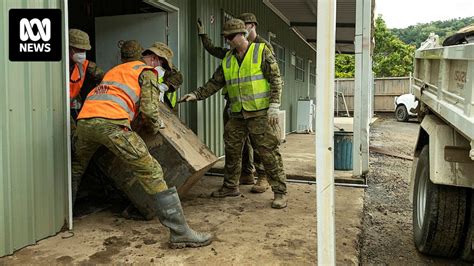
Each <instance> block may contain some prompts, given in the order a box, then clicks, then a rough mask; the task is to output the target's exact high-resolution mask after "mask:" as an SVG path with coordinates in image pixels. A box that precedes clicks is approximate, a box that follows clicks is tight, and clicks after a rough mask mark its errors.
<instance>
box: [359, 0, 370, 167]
mask: <svg viewBox="0 0 474 266" xmlns="http://www.w3.org/2000/svg"><path fill="white" fill-rule="evenodd" d="M371 26H372V0H364V6H363V29H362V90H361V100H362V101H361V102H362V106H361V107H362V114H361V117H360V122H361V128H360V129H361V131H360V138H361V140H360V141H361V153H362V169H361V170H362V174H363V175H365V174H367V173H368V172H369V122H370V121H369V117H370V109H371V108H370V107H369V106H370V100H369V97H370V95H371V93H370V92H369V91H371V90H372V87H371V85H372V82H371V81H370V78H371V77H372V64H371V50H372V49H371V48H372V38H371V32H372V29H371V28H372V27H371Z"/></svg>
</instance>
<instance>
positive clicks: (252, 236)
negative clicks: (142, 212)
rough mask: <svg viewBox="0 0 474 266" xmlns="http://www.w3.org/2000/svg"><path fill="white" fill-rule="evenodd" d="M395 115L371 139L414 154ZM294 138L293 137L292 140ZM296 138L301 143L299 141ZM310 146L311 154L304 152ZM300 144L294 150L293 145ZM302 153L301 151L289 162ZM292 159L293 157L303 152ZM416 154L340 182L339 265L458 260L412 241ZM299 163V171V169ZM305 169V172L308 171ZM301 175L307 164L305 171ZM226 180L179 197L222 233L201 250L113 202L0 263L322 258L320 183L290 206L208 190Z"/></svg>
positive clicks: (308, 261)
mask: <svg viewBox="0 0 474 266" xmlns="http://www.w3.org/2000/svg"><path fill="white" fill-rule="evenodd" d="M392 117H393V115H379V116H378V120H377V121H376V122H375V123H374V124H373V126H372V129H371V136H370V138H371V146H374V147H379V148H382V149H385V150H389V151H391V152H392V153H393V152H395V153H399V154H403V155H407V156H411V155H412V152H413V147H414V145H415V141H416V136H417V133H418V128H419V124H418V123H416V122H408V123H399V122H396V121H395V120H394V119H393V118H392ZM293 137H294V138H296V139H298V141H300V142H307V143H308V145H293V144H292V145H290V143H285V145H286V146H288V147H290V148H291V149H290V150H286V149H287V148H284V147H283V151H284V152H286V154H284V158H285V161H288V164H289V165H291V166H294V167H292V168H291V167H290V168H287V170H288V173H289V174H290V173H291V171H292V170H291V169H293V168H294V169H293V170H298V169H299V170H298V171H299V172H301V171H303V170H304V169H303V170H301V169H300V168H301V167H299V166H298V165H297V163H296V162H298V163H301V161H304V160H309V162H306V161H304V162H303V164H307V165H311V164H312V162H314V161H313V160H314V158H313V157H312V155H311V154H309V153H311V150H312V149H313V147H314V143H313V141H314V137H312V136H305V135H301V137H297V136H293ZM289 141H292V138H289ZM293 141H294V140H293ZM305 147H307V149H309V150H310V151H307V150H306V149H305ZM294 149H296V150H294ZM307 153H308V154H309V155H308V156H302V154H303V155H304V154H307ZM292 154H296V155H297V156H296V157H298V158H297V159H295V160H294V161H292V160H293V159H294V158H293V157H295V156H293V155H292ZM296 157H295V158H296ZM411 164H412V161H411V160H407V159H399V158H395V157H391V156H387V155H383V154H379V153H371V154H370V173H369V175H368V185H369V187H368V188H367V189H365V190H364V189H360V188H348V187H336V194H335V197H336V257H337V263H338V264H362V265H367V264H379V263H383V264H396V265H398V264H410V265H411V264H460V263H461V262H460V261H456V260H446V259H441V258H435V257H427V256H424V255H421V254H420V253H418V252H417V251H416V249H415V246H414V244H413V236H412V208H411V203H410V201H409V174H410V169H411ZM300 170H301V171H300ZM305 171H306V170H305ZM303 172H304V171H303ZM221 184H222V178H220V177H208V176H206V177H204V178H202V179H201V180H200V181H199V182H198V184H197V185H196V186H195V187H193V189H192V190H191V191H190V193H189V195H187V196H186V197H184V198H183V199H182V202H183V208H184V210H185V213H186V216H187V218H188V222H189V224H190V225H191V226H192V227H193V228H195V229H198V230H205V231H211V232H212V233H213V234H215V240H214V242H213V243H212V244H211V245H210V246H207V247H203V248H199V249H186V250H169V249H168V248H167V240H168V232H167V230H166V229H165V228H164V227H162V226H161V225H159V224H158V222H157V221H137V220H127V219H124V218H122V217H121V216H120V212H119V210H117V208H116V204H115V205H112V206H111V205H110V203H105V204H102V205H101V204H96V207H95V209H94V208H93V209H92V212H91V211H86V212H85V213H86V214H84V215H80V216H81V217H78V218H75V220H74V222H75V227H74V233H71V232H67V231H66V232H62V233H60V234H58V235H57V236H54V237H50V238H47V239H44V240H41V241H39V242H38V243H37V244H36V245H32V246H29V247H26V248H23V249H21V250H19V251H17V252H15V253H14V254H13V255H11V256H6V257H3V258H0V265H3V264H31V263H36V262H39V263H43V264H71V263H73V264H97V263H100V264H110V263H157V264H198V265H209V264H211V265H221V264H231V265H235V264H244V265H247V264H249V265H254V264H267V265H268V264H271V265H275V264H276V265H290V264H291V265H313V264H315V263H316V259H317V258H316V254H317V247H316V200H315V198H316V188H315V186H314V185H308V184H288V191H289V194H288V196H289V205H288V208H286V209H283V210H274V209H271V208H270V204H271V200H272V198H273V194H272V193H271V192H270V191H267V192H266V193H264V194H252V193H250V192H249V190H250V186H242V187H241V191H242V192H243V195H242V197H237V198H226V199H214V198H210V197H209V195H210V193H211V192H212V191H213V190H215V189H217V188H219V186H220V185H221Z"/></svg>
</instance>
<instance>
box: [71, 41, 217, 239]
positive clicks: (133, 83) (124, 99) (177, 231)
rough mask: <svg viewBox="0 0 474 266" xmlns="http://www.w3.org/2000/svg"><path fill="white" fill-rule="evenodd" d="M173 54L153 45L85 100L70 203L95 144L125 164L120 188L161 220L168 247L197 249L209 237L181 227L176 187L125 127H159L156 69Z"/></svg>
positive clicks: (168, 65)
mask: <svg viewBox="0 0 474 266" xmlns="http://www.w3.org/2000/svg"><path fill="white" fill-rule="evenodd" d="M172 54H173V53H172V51H171V49H170V48H169V47H168V46H167V45H166V44H163V43H155V44H153V46H152V47H150V48H148V49H146V50H145V51H144V52H143V53H142V59H141V60H132V61H128V62H125V63H123V64H120V65H117V66H115V67H114V68H112V69H111V70H110V71H108V72H107V73H106V74H105V76H104V79H103V80H102V82H101V83H100V84H99V85H98V86H96V87H95V88H94V89H93V90H92V91H91V92H90V93H89V94H88V95H87V98H86V99H85V102H84V106H83V107H82V110H81V112H80V113H79V116H78V118H77V119H78V122H77V131H76V134H77V142H76V147H75V154H74V156H73V160H72V181H73V183H72V191H73V201H74V199H75V196H76V193H77V190H78V188H79V184H80V180H81V177H82V174H83V173H84V171H85V169H86V168H87V165H88V163H89V160H90V159H91V157H92V155H93V154H94V153H95V151H96V150H97V149H98V148H99V147H100V146H102V145H103V146H105V147H107V148H108V149H109V150H110V151H111V152H113V153H114V154H115V156H117V157H118V158H120V159H122V160H123V162H124V163H127V164H128V165H130V168H131V169H132V171H133V175H134V178H133V180H130V182H128V184H127V186H126V187H124V188H122V189H123V190H124V192H125V194H126V195H127V196H128V197H129V199H130V200H131V201H132V202H133V203H134V204H136V205H138V206H143V205H147V204H149V203H150V198H152V199H153V200H152V201H151V202H152V204H153V205H154V206H146V207H148V208H149V209H151V210H156V212H157V213H156V216H158V218H159V220H160V222H161V223H162V224H163V225H164V226H166V227H168V228H169V229H170V247H171V248H183V247H200V246H205V245H208V244H210V243H211V241H212V240H211V235H210V234H207V233H200V232H196V231H194V230H192V229H191V228H190V227H189V226H188V224H187V223H186V219H185V217H184V213H183V209H182V208H181V202H180V200H179V197H178V194H177V192H176V188H174V187H173V188H168V186H167V184H166V182H165V180H164V178H163V171H162V168H161V166H160V164H159V163H158V161H157V160H156V159H155V158H153V157H152V156H151V154H150V153H149V151H148V148H147V146H146V144H145V142H144V141H143V140H142V139H141V137H140V136H139V135H138V134H137V133H136V132H134V131H132V129H131V126H130V123H131V122H132V121H134V120H135V119H136V118H137V116H140V119H142V121H144V125H145V126H146V128H147V129H149V130H150V131H151V132H153V133H154V134H156V133H158V130H159V129H160V120H159V117H158V114H159V113H158V104H159V94H160V91H159V85H160V84H161V83H160V81H158V76H157V70H156V68H160V67H162V68H165V69H167V70H170V69H171V68H172V60H171V59H172Z"/></svg>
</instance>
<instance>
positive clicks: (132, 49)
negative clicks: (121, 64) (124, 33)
mask: <svg viewBox="0 0 474 266" xmlns="http://www.w3.org/2000/svg"><path fill="white" fill-rule="evenodd" d="M142 52H143V47H142V46H141V45H140V43H139V42H138V41H137V40H128V41H121V45H120V56H121V58H122V60H127V61H130V60H139V59H140V58H141V56H142Z"/></svg>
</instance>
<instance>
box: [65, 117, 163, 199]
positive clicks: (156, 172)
mask: <svg viewBox="0 0 474 266" xmlns="http://www.w3.org/2000/svg"><path fill="white" fill-rule="evenodd" d="M76 136H77V140H76V143H75V153H74V154H73V158H72V191H73V201H74V200H75V196H76V193H77V190H78V189H79V185H80V180H81V177H82V175H83V174H84V172H85V170H86V169H87V165H88V164H89V161H90V159H91V158H92V156H93V155H94V153H95V152H96V151H97V149H98V148H99V147H100V146H102V145H104V146H105V147H107V148H108V149H109V150H110V151H111V152H112V153H114V154H115V156H117V157H118V158H120V159H121V160H122V161H123V162H124V163H126V164H128V165H130V168H131V169H132V171H133V175H134V177H135V178H134V179H133V181H134V182H138V183H140V185H141V186H142V187H143V189H144V190H145V192H146V193H148V194H156V193H158V192H161V191H164V190H166V189H168V187H167V185H166V182H165V180H164V178H163V170H162V168H161V165H160V164H159V163H158V161H156V159H155V158H153V156H151V154H150V152H149V151H148V148H147V146H146V144H145V142H144V141H143V140H142V138H141V137H140V136H139V135H138V134H137V133H136V132H134V131H131V130H130V129H129V128H128V127H125V126H122V125H117V124H114V123H112V122H110V120H108V119H103V118H91V119H81V120H79V121H77V128H76ZM128 185H129V186H132V185H133V184H128Z"/></svg>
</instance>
